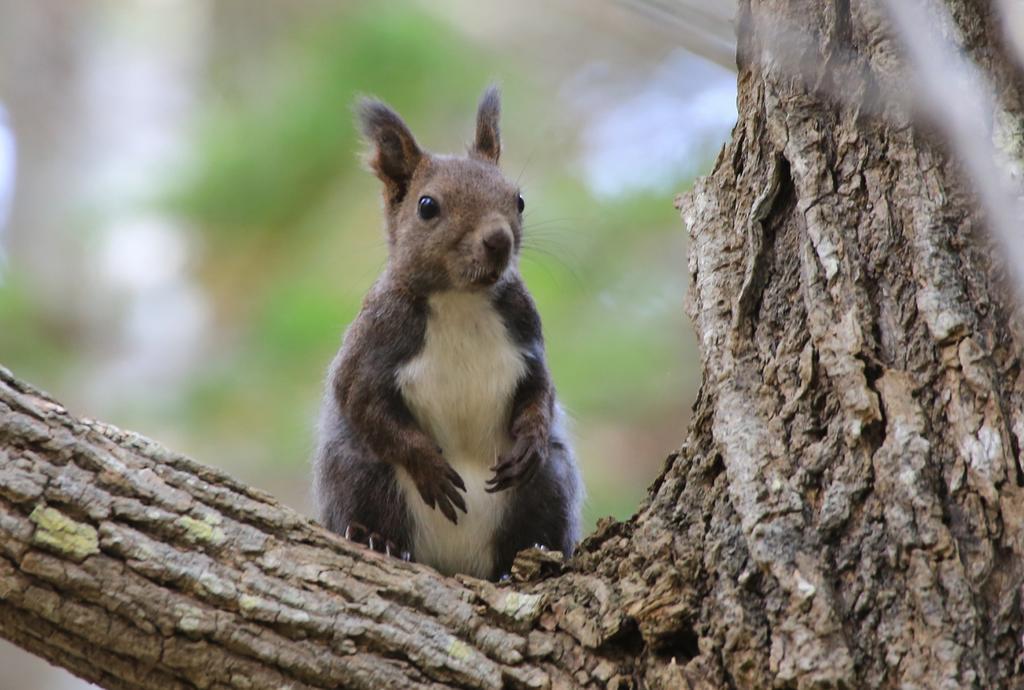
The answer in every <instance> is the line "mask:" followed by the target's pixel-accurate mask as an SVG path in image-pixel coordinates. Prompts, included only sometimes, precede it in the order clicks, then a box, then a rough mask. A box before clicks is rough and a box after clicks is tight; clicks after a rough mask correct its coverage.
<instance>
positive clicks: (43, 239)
mask: <svg viewBox="0 0 1024 690" xmlns="http://www.w3.org/2000/svg"><path fill="white" fill-rule="evenodd" d="M707 34H708V32H704V35H705V36H706V35H707ZM700 35H701V34H700V31H699V30H698V32H697V36H698V39H699V38H700ZM698 39H694V38H693V37H690V38H689V39H687V37H686V27H685V26H682V25H680V24H679V23H678V22H677V21H674V17H673V15H672V13H671V12H670V11H665V10H662V9H659V4H658V3H640V4H639V5H638V4H635V3H629V2H612V1H610V0H608V1H606V2H583V1H582V0H581V1H579V2H573V1H571V0H560V1H558V2H541V1H540V0H528V1H524V2H519V3H497V2H473V1H472V0H445V1H443V2H427V1H425V0H424V1H423V2H404V1H403V2H389V3H372V2H344V3H340V2H316V1H312V0H305V1H303V2H299V3H293V2H285V1H284V0H281V1H279V2H258V3H255V2H250V1H248V0H219V1H217V2H213V1H211V0H179V1H177V2H170V1H167V0H151V1H148V2H115V1H114V0H110V1H108V2H99V1H90V2H83V1H81V0H48V1H47V2H45V3H26V2H18V1H17V0H0V365H3V366H5V367H7V368H9V369H11V370H12V371H13V372H14V373H15V374H16V375H17V376H19V377H20V378H22V379H25V380H27V381H30V382H31V383H33V384H35V385H37V386H39V387H41V388H43V389H45V390H47V391H48V392H50V393H51V394H52V395H54V396H55V397H56V398H57V399H58V400H61V401H62V402H64V403H65V404H67V405H68V406H69V408H70V409H71V410H72V411H73V412H74V413H76V414H79V415H84V416H89V417H95V418H99V419H103V420H104V421H108V422H111V423H113V424H116V425H118V426H122V427H126V428H130V429H133V430H136V431H139V432H141V433H143V434H145V435H147V436H150V437H153V438H155V439H157V440H158V441H160V442H161V443H164V444H166V445H168V446H171V447H173V448H174V449H176V450H180V451H183V452H185V453H187V454H189V455H191V456H193V457H195V458H196V459H198V460H199V461H201V462H203V463H207V464H212V465H218V466H221V467H223V468H225V469H226V470H227V471H228V472H230V473H231V474H233V475H235V476H237V477H239V478H240V479H242V480H244V481H246V482H249V483H251V484H254V485H256V486H259V487H261V488H264V489H267V490H269V491H271V492H272V493H274V494H275V495H277V496H278V497H280V498H281V500H283V501H284V502H286V503H288V504H289V505H291V506H293V507H294V508H295V509H297V510H299V511H300V512H303V513H309V512H310V507H311V506H310V501H309V494H308V484H309V467H308V460H309V455H310V451H311V449H312V443H313V420H314V419H315V416H316V410H317V407H318V403H319V398H320V395H321V392H322V385H323V377H324V373H325V371H326V367H327V364H328V363H329V361H330V359H331V358H332V357H333V355H334V353H335V351H336V350H337V348H338V345H339V343H340V338H341V334H342V332H343V330H344V328H345V326H346V324H347V323H348V322H349V321H350V320H351V319H352V317H353V316H354V314H355V313H356V311H357V309H358V307H359V304H360V301H361V299H362V296H363V294H364V293H365V291H366V290H367V288H368V287H369V286H370V284H371V283H372V282H373V280H374V278H375V277H376V275H377V273H378V272H379V271H380V269H381V267H382V265H383V262H384V258H385V244H384V240H383V235H382V232H381V230H380V194H379V189H378V185H377V182H376V180H375V179H374V178H373V177H372V176H371V175H370V174H369V173H366V172H365V171H363V170H362V169H361V168H360V167H359V164H358V153H359V151H360V150H361V146H360V143H359V141H358V140H357V138H356V133H355V130H354V127H353V124H352V115H351V105H352V102H353V99H354V97H355V95H356V94H360V93H372V94H376V95H378V96H380V97H381V98H383V99H384V100H386V101H387V102H389V103H390V104H391V105H393V106H394V107H395V108H396V109H397V110H398V111H399V112H400V113H401V114H402V115H403V116H404V117H405V119H406V121H407V122H408V123H409V124H410V127H411V128H412V130H413V131H414V133H415V134H416V136H417V138H418V140H419V141H420V143H421V144H422V145H423V146H425V147H426V148H428V149H430V150H434V151H439V152H461V151H462V150H464V147H465V144H466V143H467V142H468V141H469V140H470V138H471V134H472V132H473V122H474V115H475V105H476V101H477V99H478V97H479V95H480V93H481V92H482V90H483V88H484V87H485V86H486V85H487V84H488V83H490V82H491V81H496V82H498V83H499V84H501V86H502V88H503V97H504V116H503V121H502V138H503V152H502V165H503V168H504V170H505V171H506V174H507V175H509V176H510V177H512V178H513V179H519V180H520V184H521V185H522V188H523V193H524V196H525V197H526V200H527V215H526V236H527V244H528V247H527V248H526V249H525V250H524V255H523V259H522V271H523V274H524V276H525V279H526V282H527V284H528V286H529V288H530V290H531V291H532V293H533V295H534V297H535V299H536V300H537V302H538V304H539V307H540V311H541V315H542V317H543V320H544V327H545V335H546V339H547V343H548V354H549V359H550V366H551V368H552V370H553V373H554V377H555V380H556V383H557V386H558V390H559V393H560V396H561V399H562V401H563V403H564V405H565V406H566V408H567V409H568V411H569V412H570V414H571V415H572V416H573V418H574V419H575V436H576V438H577V448H578V454H579V456H580V459H581V462H582V465H583V473H584V477H585V479H586V483H587V488H588V492H589V499H588V502H587V505H586V512H585V517H586V524H587V529H588V530H589V529H591V528H592V527H593V524H594V523H595V522H596V520H597V518H599V517H601V516H604V515H613V516H615V517H617V518H627V517H628V516H629V515H630V514H631V513H632V512H633V511H634V510H635V508H636V507H637V505H638V503H639V502H640V500H641V498H642V496H643V495H644V491H645V489H646V487H647V485H648V484H649V483H650V481H651V480H652V479H653V478H654V477H655V476H656V474H657V472H658V470H659V469H660V467H661V465H662V462H663V461H664V458H665V456H666V455H668V454H669V453H670V452H671V451H673V450H674V449H675V448H676V447H677V446H678V445H679V443H680V442H681V441H682V439H683V437H684V435H685V430H686V424H687V421H688V416H689V408H690V405H691V403H692V400H693V397H694V394H695V390H696V385H697V383H698V377H699V366H698V360H697V355H696V350H695V345H694V343H693V339H692V338H693V336H692V331H691V329H690V326H689V324H688V322H687V320H686V317H685V314H684V312H683V307H682V304H683V295H684V291H685V288H686V246H685V231H684V228H683V225H682V223H681V221H680V220H679V218H678V215H677V213H676V212H675V210H674V209H673V205H672V201H673V197H674V196H675V195H676V194H677V193H679V192H682V191H684V190H685V189H686V188H687V187H688V186H689V184H690V180H691V179H692V178H693V177H694V176H695V175H697V174H700V173H701V172H704V171H706V170H707V169H709V168H710V165H711V163H712V161H713V158H714V156H715V154H716V153H717V151H718V149H719V148H720V146H721V144H722V143H723V142H724V141H725V138H726V136H727V135H728V132H729V129H730V128H731V126H732V124H733V121H734V119H735V78H734V75H733V74H732V73H731V71H729V70H728V69H726V68H724V67H721V66H718V65H716V64H715V62H718V63H722V64H726V65H727V64H728V50H726V51H724V52H723V51H722V50H721V49H720V48H721V46H715V45H710V47H709V46H704V49H703V50H702V49H701V44H700V41H699V40H698ZM684 45H685V46H688V47H689V48H691V49H698V50H700V51H701V52H703V54H704V55H705V56H707V57H710V58H711V59H710V60H709V59H705V58H701V57H697V56H696V55H694V54H693V53H691V52H688V51H687V50H686V49H684ZM0 668H3V669H4V670H5V673H4V674H2V675H0V690H2V689H6V688H10V689H15V688H16V689H17V690H26V689H30V688H75V687H84V684H83V683H80V682H79V681H76V680H75V679H73V678H71V677H70V676H68V675H67V674H64V673H63V672H58V671H55V670H51V669H49V668H48V667H47V666H46V664H45V663H43V662H41V661H38V660H34V659H32V658H31V657H28V656H27V655H25V654H22V653H21V652H19V651H17V650H15V649H14V648H13V647H10V646H6V645H4V643H0Z"/></svg>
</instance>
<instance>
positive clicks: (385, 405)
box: [315, 88, 582, 576]
mask: <svg viewBox="0 0 1024 690" xmlns="http://www.w3.org/2000/svg"><path fill="white" fill-rule="evenodd" d="M358 112H359V117H360V120H361V123H362V129H363V133H364V135H365V136H366V137H367V139H368V141H369V143H370V152H369V154H368V156H367V159H366V160H367V162H368V164H369V167H370V169H371V170H372V171H373V172H374V173H375V174H376V175H377V176H378V177H379V178H380V179H381V181H382V182H383V184H384V217H385V231H386V234H387V239H388V261H387V266H386V268H385V270H384V272H383V274H382V275H381V276H380V278H379V279H378V281H377V283H376V284H375V285H374V287H373V289H372V290H371V291H370V293H369V294H368V295H367V297H366V300H365V301H364V304H363V309H362V311H361V312H360V314H359V316H358V317H357V319H356V320H355V322H353V324H352V325H351V327H350V328H349V330H348V332H347V333H346V335H345V340H344V343H343V346H342V348H341V350H340V351H339V353H338V356H337V357H336V358H335V360H334V363H333V364H332V368H331V374H330V380H329V383H328V389H327V392H326V395H325V399H324V406H323V410H322V413H321V429H320V438H319V444H318V450H317V455H316V458H315V466H316V467H315V469H316V475H317V482H316V493H317V498H318V502H319V504H320V512H321V517H322V519H323V520H324V521H325V523H326V524H327V526H328V527H330V528H331V529H334V530H336V531H339V532H344V531H345V530H346V528H348V527H349V526H350V525H352V524H353V523H356V522H358V523H361V525H365V526H366V528H367V529H368V530H369V531H371V532H375V533H377V534H379V535H382V537H383V538H382V539H380V540H379V541H391V542H392V543H393V544H394V545H396V547H397V548H399V549H401V550H408V551H410V552H411V553H412V555H413V557H415V555H416V545H415V544H414V543H412V534H413V531H414V530H413V529H412V525H411V524H410V523H409V520H410V519H411V518H410V517H409V512H408V511H407V510H406V503H405V501H408V500H417V499H412V498H410V497H408V496H403V494H402V492H401V491H400V490H398V489H397V486H396V484H395V470H394V468H402V469H403V470H404V471H406V472H407V473H408V474H409V476H410V477H411V478H412V479H413V481H414V482H415V485H416V488H417V490H418V492H419V495H420V496H419V498H421V499H422V500H423V501H425V502H426V504H427V505H428V506H431V507H436V508H437V509H438V510H440V511H441V512H442V513H443V514H444V515H445V516H446V517H447V518H448V519H449V520H450V521H451V522H452V523H457V522H458V519H459V516H458V512H457V511H459V510H461V511H462V512H465V511H466V504H465V501H464V500H463V497H462V493H461V492H462V491H465V488H466V487H465V485H464V483H463V481H462V479H461V477H460V476H459V475H458V474H457V473H456V472H455V471H454V470H453V469H452V467H451V466H450V465H449V464H448V462H447V461H446V460H445V458H444V455H443V454H442V449H441V448H440V447H439V446H438V444H437V442H436V441H435V440H434V439H433V438H431V436H430V435H429V434H428V433H427V432H426V431H424V430H423V429H422V428H421V426H420V425H419V424H418V423H417V421H416V419H415V418H414V417H413V414H412V413H411V412H410V409H409V407H408V404H407V402H406V400H405V399H404V397H403V394H402V392H401V390H400V389H399V387H398V382H397V380H396V376H397V372H398V371H399V369H400V368H401V367H402V366H403V365H404V364H406V363H408V362H409V361H410V360H411V359H412V358H413V357H415V356H416V355H417V354H418V353H419V352H420V350H421V349H422V348H423V343H424V337H425V332H426V328H427V324H428V321H429V319H430V318H431V311H430V305H429V298H430V295H431V294H433V293H437V292H440V291H448V290H456V291H475V292H478V293H479V294H482V295H484V296H486V299H487V300H488V301H489V302H490V304H491V306H492V307H493V309H494V310H495V313H496V314H498V315H499V316H500V317H501V319H502V323H504V325H505V331H506V333H507V335H508V337H509V341H510V342H511V343H513V345H514V347H515V348H516V350H517V351H518V353H519V356H521V357H522V361H523V362H524V364H525V368H524V370H525V373H524V374H523V376H522V379H521V380H519V382H518V384H517V386H516V389H515V391H514V394H513V395H511V396H510V399H509V400H507V401H506V402H505V403H504V404H505V405H507V409H508V419H509V422H508V434H509V437H510V438H511V447H510V449H509V450H508V451H507V452H506V453H505V454H504V455H503V456H502V457H500V458H499V459H498V462H497V463H496V464H495V465H494V467H493V471H494V475H493V477H492V478H491V480H490V481H489V483H488V488H487V491H491V492H497V491H510V492H512V503H511V504H510V509H509V512H508V515H507V516H506V519H505V524H504V525H503V527H502V529H501V530H500V532H499V533H498V534H497V535H496V537H495V538H496V539H498V540H499V542H500V543H497V544H496V549H495V553H497V554H498V556H497V558H498V560H497V562H496V563H495V564H494V570H493V571H491V574H492V576H493V575H496V574H499V573H500V572H502V571H504V570H507V569H508V568H509V567H510V566H511V558H512V557H513V556H514V554H515V551H516V550H518V549H520V548H523V547H525V546H531V545H533V544H534V543H542V544H544V545H546V546H550V547H552V548H558V549H562V550H564V551H568V550H570V549H571V548H572V545H573V544H574V542H575V540H576V539H577V537H578V533H579V502H580V500H581V495H582V488H581V484H580V480H579V473H578V470H577V469H576V464H575V460H574V459H573V457H572V452H571V449H570V446H569V442H568V439H567V437H566V435H565V433H564V431H563V430H562V429H561V428H560V427H559V425H558V424H557V419H556V417H557V414H556V401H555V390H554V386H553V385H552V383H551V378H550V375H549V374H548V371H547V366H546V364H545V361H544V345H543V338H542V336H541V328H540V318H539V316H538V315H537V311H536V308H535V307H534V305H533V301H532V300H531V299H530V296H529V293H528V292H527V290H526V287H525V286H524V285H523V282H522V279H521V278H520V276H519V273H518V267H517V259H518V252H519V248H520V246H521V240H522V218H521V214H520V211H519V208H518V204H519V189H518V188H517V187H516V185H514V184H513V183H511V182H509V181H508V180H507V179H506V178H505V177H504V175H502V173H501V171H500V170H499V168H498V166H497V162H498V159H499V157H500V154H501V143H500V134H499V127H498V118H499V113H500V106H499V98H498V93H497V91H496V90H495V89H493V88H492V89H490V90H488V91H487V92H486V93H485V95H484V97H483V99H482V100H481V102H480V106H479V109H478V115H477V127H476V137H475V140H474V143H473V145H472V147H471V149H470V152H469V156H468V157H452V156H438V155H434V154H431V153H428V152H426V151H423V150H422V149H421V148H420V147H419V145H418V144H417V142H416V140H415V139H414V137H413V135H412V133H411V132H410V131H409V129H408V127H407V126H406V125H405V123H404V122H403V121H402V120H401V118H400V117H399V116H398V115H397V114H395V113H394V112H393V111H392V110H390V109H389V108H388V107H387V106H385V105H384V104H382V103H380V102H379V101H373V100H366V101H363V102H362V103H361V104H360V106H359V111H358ZM424 196H429V197H432V198H433V199H434V200H435V201H436V202H437V203H438V204H439V205H440V213H439V214H438V215H437V217H434V218H430V219H424V218H422V217H421V216H420V213H419V205H420V199H421V198H422V197H424ZM468 519H470V520H472V519H473V516H472V515H470V516H468Z"/></svg>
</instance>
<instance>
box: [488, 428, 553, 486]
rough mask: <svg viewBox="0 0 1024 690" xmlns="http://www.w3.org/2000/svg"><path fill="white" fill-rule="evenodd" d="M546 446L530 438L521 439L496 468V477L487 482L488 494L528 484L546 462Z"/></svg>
mask: <svg viewBox="0 0 1024 690" xmlns="http://www.w3.org/2000/svg"><path fill="white" fill-rule="evenodd" d="M544 451H545V445H544V444H542V443H541V442H540V441H538V440H537V439H534V438H530V437H521V438H520V439H519V440H517V441H516V443H515V445H513V446H512V448H511V450H509V452H508V453H506V454H505V455H504V456H502V458H501V459H500V460H499V461H498V464H497V465H495V466H494V468H493V469H494V476H493V477H491V478H490V479H488V480H487V486H486V490H487V492H488V493H495V492H498V491H504V490H505V489H508V488H511V487H513V486H521V485H523V484H526V483H527V482H529V481H530V480H531V479H533V477H534V475H536V474H537V470H538V469H540V466H541V464H542V463H543V462H544V456H545V452H544Z"/></svg>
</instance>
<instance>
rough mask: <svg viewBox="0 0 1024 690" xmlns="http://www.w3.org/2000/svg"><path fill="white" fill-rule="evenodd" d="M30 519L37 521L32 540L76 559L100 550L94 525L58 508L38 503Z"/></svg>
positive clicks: (80, 559) (79, 559) (81, 558)
mask: <svg viewBox="0 0 1024 690" xmlns="http://www.w3.org/2000/svg"><path fill="white" fill-rule="evenodd" d="M28 517H29V520H31V521H32V522H34V523H35V525H36V531H35V534H33V535H32V541H33V543H35V544H39V545H40V546H46V547H49V548H50V549H53V550H56V551H58V552H59V553H62V554H64V555H66V556H68V557H70V558H72V559H73V560H75V561H82V560H84V559H85V558H86V557H87V556H91V555H93V554H97V553H99V552H100V542H99V537H98V536H97V534H96V529H95V528H94V527H93V526H92V525H87V524H85V523H82V522H75V521H74V520H72V519H71V518H69V517H68V516H67V515H65V514H64V513H62V512H60V511H59V510H57V509H56V508H50V507H46V506H43V505H38V506H36V507H35V510H33V511H32V514H31V515H29V516H28Z"/></svg>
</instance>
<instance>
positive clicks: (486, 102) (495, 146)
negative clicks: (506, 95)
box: [470, 86, 501, 164]
mask: <svg viewBox="0 0 1024 690" xmlns="http://www.w3.org/2000/svg"><path fill="white" fill-rule="evenodd" d="M500 117H501V95H500V94H499V93H498V87H497V86H491V87H489V88H488V89H487V90H486V91H484V96H483V98H481V99H480V107H479V108H478V109H477V111H476V141H474V142H473V148H472V149H471V150H470V154H471V155H473V156H475V157H477V158H483V159H485V160H489V161H491V162H492V163H495V164H496V163H497V162H498V158H499V157H500V156H501V135H500V134H499V132H498V119H499V118H500Z"/></svg>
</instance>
